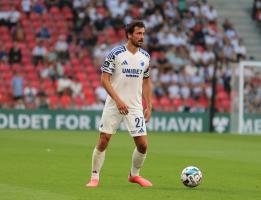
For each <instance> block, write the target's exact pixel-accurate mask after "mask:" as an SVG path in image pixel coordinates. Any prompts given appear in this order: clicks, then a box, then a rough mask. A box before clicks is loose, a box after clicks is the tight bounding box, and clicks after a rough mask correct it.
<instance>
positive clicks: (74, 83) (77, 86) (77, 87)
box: [70, 76, 82, 97]
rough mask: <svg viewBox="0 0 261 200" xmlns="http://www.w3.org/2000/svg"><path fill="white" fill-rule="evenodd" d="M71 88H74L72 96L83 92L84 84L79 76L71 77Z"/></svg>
mask: <svg viewBox="0 0 261 200" xmlns="http://www.w3.org/2000/svg"><path fill="white" fill-rule="evenodd" d="M70 88H71V90H72V97H77V96H80V95H81V94H82V84H81V82H80V81H79V79H78V78H77V76H73V77H72V78H71V85H70Z"/></svg>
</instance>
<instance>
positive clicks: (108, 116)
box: [99, 108, 147, 137]
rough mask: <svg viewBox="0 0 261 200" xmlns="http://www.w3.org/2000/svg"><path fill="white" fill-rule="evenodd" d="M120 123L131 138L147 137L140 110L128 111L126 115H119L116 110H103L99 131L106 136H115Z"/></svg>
mask: <svg viewBox="0 0 261 200" xmlns="http://www.w3.org/2000/svg"><path fill="white" fill-rule="evenodd" d="M122 121H123V122H124V124H125V126H126V128H127V130H128V131H129V133H130V135H131V136H132V137H136V136H142V135H147V131H146V124H145V119H144V115H143V112H142V110H131V109H129V113H128V114H127V115H121V114H120V112H119V110H118V109H106V108H104V110H103V113H102V118H101V122H100V126H99V131H100V132H103V133H108V134H115V133H116V131H117V129H118V128H119V126H120V124H121V122H122Z"/></svg>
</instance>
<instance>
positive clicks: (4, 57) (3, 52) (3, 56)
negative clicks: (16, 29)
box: [0, 43, 8, 63]
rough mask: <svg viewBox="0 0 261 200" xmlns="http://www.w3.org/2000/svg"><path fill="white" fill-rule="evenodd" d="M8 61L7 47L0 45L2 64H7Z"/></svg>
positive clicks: (0, 60)
mask: <svg viewBox="0 0 261 200" xmlns="http://www.w3.org/2000/svg"><path fill="white" fill-rule="evenodd" d="M7 60H8V54H7V50H6V48H5V46H4V45H3V44H2V43H0V63H1V62H2V63H6V62H7Z"/></svg>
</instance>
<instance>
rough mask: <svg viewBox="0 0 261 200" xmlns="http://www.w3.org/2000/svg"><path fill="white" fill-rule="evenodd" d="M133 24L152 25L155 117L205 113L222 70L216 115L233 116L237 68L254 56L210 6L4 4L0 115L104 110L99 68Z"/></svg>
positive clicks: (76, 1) (91, 0) (153, 1)
mask: <svg viewBox="0 0 261 200" xmlns="http://www.w3.org/2000/svg"><path fill="white" fill-rule="evenodd" d="M4 2H6V4H3V3H4ZM14 2H15V3H14ZM256 2H257V4H258V2H260V1H258V0H257V1H256ZM3 5H4V6H3ZM256 7H258V5H257V6H256ZM257 10H258V9H257ZM132 19H142V20H143V21H144V23H145V25H146V38H145V39H146V41H145V46H144V49H146V50H147V51H148V52H149V53H150V55H151V63H150V65H151V78H152V81H153V85H154V89H153V92H154V98H153V105H154V109H155V110H158V111H178V112H205V111H206V110H207V109H208V108H209V103H210V99H211V96H212V87H211V81H212V76H213V72H214V68H215V65H216V64H217V63H221V64H219V65H218V67H217V71H216V75H217V90H216V91H217V95H216V96H217V98H216V102H215V107H216V110H217V111H219V112H229V111H230V97H229V95H230V90H231V88H230V79H231V67H230V64H231V63H237V62H239V61H240V60H242V59H245V58H246V56H247V51H246V48H245V46H244V41H243V39H242V38H241V37H240V35H239V34H238V32H237V31H236V29H235V27H234V26H233V24H232V23H231V22H230V21H229V20H228V19H225V20H224V21H223V22H220V21H219V17H218V11H217V10H216V9H215V8H214V7H213V6H212V5H211V4H210V3H208V2H207V0H147V1H141V0H128V1H124V0H72V1H69V0H18V1H9V0H3V1H1V3H0V29H1V30H2V31H1V33H3V37H1V39H0V70H1V72H2V77H1V74H0V78H1V80H0V102H1V105H0V107H2V108H17V109H24V108H31V109H34V108H49V109H60V108H62V109H102V107H103V104H104V101H105V99H106V92H105V91H104V89H103V88H102V87H101V86H100V83H99V76H100V66H101V65H102V62H103V60H104V57H105V55H106V54H107V53H108V52H109V51H110V49H111V48H113V47H114V46H116V45H118V44H120V43H123V42H125V40H126V39H125V32H124V25H125V24H127V23H129V22H130V21H131V20H132ZM220 27H221V28H220ZM4 33H6V34H4ZM9 33H10V34H9ZM10 69H11V70H13V71H12V74H11V75H10V73H8V70H9V71H10ZM8 81H9V82H10V84H9V82H8ZM7 82H8V83H7ZM9 86H10V88H11V94H10V93H8V92H7V91H8V88H9ZM5 88H7V89H5Z"/></svg>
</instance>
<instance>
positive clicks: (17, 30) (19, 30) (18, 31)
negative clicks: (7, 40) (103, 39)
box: [11, 23, 25, 42]
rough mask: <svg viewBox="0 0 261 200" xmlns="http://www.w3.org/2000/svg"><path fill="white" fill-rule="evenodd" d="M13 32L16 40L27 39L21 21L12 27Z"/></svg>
mask: <svg viewBox="0 0 261 200" xmlns="http://www.w3.org/2000/svg"><path fill="white" fill-rule="evenodd" d="M11 34H12V37H13V40H14V41H19V42H23V41H24V39H25V33H24V29H23V27H22V25H21V23H17V25H16V26H15V27H13V28H12V30H11Z"/></svg>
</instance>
